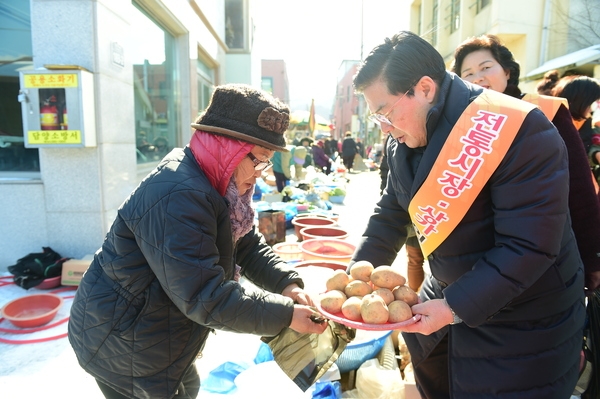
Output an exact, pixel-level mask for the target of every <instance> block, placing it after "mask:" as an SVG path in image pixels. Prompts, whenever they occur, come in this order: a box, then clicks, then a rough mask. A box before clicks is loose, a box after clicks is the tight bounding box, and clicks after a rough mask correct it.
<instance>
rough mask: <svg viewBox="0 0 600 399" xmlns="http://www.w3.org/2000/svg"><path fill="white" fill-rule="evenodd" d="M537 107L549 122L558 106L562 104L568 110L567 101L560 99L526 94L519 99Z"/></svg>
mask: <svg viewBox="0 0 600 399" xmlns="http://www.w3.org/2000/svg"><path fill="white" fill-rule="evenodd" d="M521 100H523V101H527V102H528V103H531V104H533V105H535V106H536V107H538V108H539V109H540V111H542V112H543V113H544V115H546V118H548V119H549V120H552V119H554V116H555V115H556V113H557V112H558V109H559V108H560V105H561V104H563V105H564V106H565V107H567V109H569V101H568V100H567V99H566V98H562V97H552V96H544V95H541V94H533V93H527V94H525V95H524V96H523V98H522V99H521Z"/></svg>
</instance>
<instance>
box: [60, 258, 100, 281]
mask: <svg viewBox="0 0 600 399" xmlns="http://www.w3.org/2000/svg"><path fill="white" fill-rule="evenodd" d="M92 259H93V255H87V256H85V257H84V258H83V259H70V260H68V261H66V262H65V263H63V265H62V275H61V279H60V283H61V284H62V285H75V286H77V285H79V283H80V282H81V279H82V278H83V273H85V271H86V270H87V269H88V267H90V264H91V263H92Z"/></svg>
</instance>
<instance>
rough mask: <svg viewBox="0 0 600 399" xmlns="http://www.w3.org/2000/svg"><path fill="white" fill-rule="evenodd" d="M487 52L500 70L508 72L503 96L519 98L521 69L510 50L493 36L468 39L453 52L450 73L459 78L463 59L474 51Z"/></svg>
mask: <svg viewBox="0 0 600 399" xmlns="http://www.w3.org/2000/svg"><path fill="white" fill-rule="evenodd" d="M479 50H489V51H490V53H492V56H493V57H494V59H495V60H496V61H497V62H498V63H499V64H500V66H502V69H504V70H505V71H508V73H509V76H508V84H507V85H506V89H505V90H504V94H508V95H509V96H513V97H520V96H521V90H520V89H519V75H520V74H521V67H520V66H519V63H518V62H517V61H515V59H514V57H513V55H512V53H511V52H510V50H509V49H508V48H507V47H506V46H505V45H503V44H502V42H501V41H500V39H499V38H498V37H497V36H494V35H482V36H478V37H470V38H468V39H467V40H465V41H464V42H462V43H461V44H459V45H458V47H457V48H456V50H454V63H453V65H452V72H454V73H455V74H457V75H458V76H460V70H461V69H462V64H463V61H464V60H465V57H466V56H467V55H469V54H471V53H472V52H474V51H479Z"/></svg>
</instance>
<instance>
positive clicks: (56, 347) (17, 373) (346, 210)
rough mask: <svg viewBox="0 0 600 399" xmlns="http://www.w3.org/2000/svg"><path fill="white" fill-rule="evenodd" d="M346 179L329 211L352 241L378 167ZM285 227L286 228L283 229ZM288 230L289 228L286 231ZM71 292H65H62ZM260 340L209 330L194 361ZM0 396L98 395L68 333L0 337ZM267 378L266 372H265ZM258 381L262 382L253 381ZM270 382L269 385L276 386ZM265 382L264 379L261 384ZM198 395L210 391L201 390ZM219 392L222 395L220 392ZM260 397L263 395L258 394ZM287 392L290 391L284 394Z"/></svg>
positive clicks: (245, 352)
mask: <svg viewBox="0 0 600 399" xmlns="http://www.w3.org/2000/svg"><path fill="white" fill-rule="evenodd" d="M347 177H348V178H349V179H350V181H349V183H348V184H347V187H346V191H347V194H346V199H345V201H344V204H335V205H334V211H336V212H337V213H339V215H340V217H339V224H340V226H342V227H343V228H345V229H347V230H348V231H349V233H350V237H349V238H348V240H349V241H352V242H357V241H358V239H359V238H360V236H361V235H362V232H363V230H364V227H365V225H366V222H367V220H368V218H369V215H370V214H371V213H372V211H373V208H374V206H375V203H376V201H377V199H378V197H379V173H378V172H377V171H365V172H359V173H354V174H348V175H347ZM288 232H289V231H288ZM290 233H291V234H293V232H290ZM395 264H398V265H399V267H403V268H404V269H403V273H404V274H405V270H406V254H405V253H404V251H402V252H401V253H400V254H399V256H398V258H397V261H396V262H395ZM36 291H37V292H39V290H36V289H34V288H33V289H30V290H29V291H24V290H23V289H22V288H20V287H17V286H15V285H7V286H2V287H0V306H3V305H4V304H5V303H7V302H8V301H10V300H12V299H13V298H16V297H19V296H24V295H28V294H32V293H35V292H36ZM69 294H71V295H72V294H73V292H72V291H71V292H66V293H63V295H69ZM69 308H70V301H69V300H66V301H65V305H64V306H63V308H62V309H61V311H60V312H59V314H58V315H57V316H56V318H55V321H58V320H60V319H62V318H66V317H67V316H68V312H69ZM0 328H2V329H11V328H14V327H13V326H12V325H11V324H10V323H8V322H7V321H2V322H1V323H0ZM64 333H66V323H63V324H61V325H60V326H57V327H54V328H51V329H48V330H45V331H40V332H35V333H32V334H26V335H23V334H21V335H16V334H13V333H5V332H1V333H0V338H3V339H5V340H31V339H43V338H46V337H53V336H57V335H60V334H64ZM258 345H259V341H258V337H256V336H246V335H241V334H233V333H224V332H221V331H219V332H217V334H211V335H210V337H209V339H208V343H207V346H206V348H205V350H204V352H203V357H202V358H201V359H199V360H198V361H197V362H196V364H197V366H198V369H199V372H200V375H201V377H202V378H203V379H205V378H206V376H207V375H208V373H209V372H210V371H211V370H213V369H214V368H215V367H217V366H219V365H221V364H223V363H224V362H226V361H239V360H240V359H250V360H252V356H254V355H255V354H256V352H255V351H256V349H257V348H258ZM0 359H1V361H0V396H1V397H2V398H7V399H13V398H19V399H21V398H23V399H37V398H64V399H80V398H86V399H102V398H103V396H102V394H101V393H100V390H99V389H98V387H97V385H96V383H95V380H94V379H93V378H92V377H91V376H90V375H89V374H87V373H85V372H84V371H83V370H82V369H81V368H80V367H79V365H78V363H77V360H76V358H75V355H74V353H73V351H72V349H71V347H70V345H69V342H68V340H67V338H60V339H57V340H53V341H49V342H42V343H30V344H5V343H0ZM265 378H268V376H265ZM256 383H257V385H259V384H264V382H260V381H257V382H256ZM274 385H276V384H273V383H272V382H271V384H270V388H269V390H270V391H273V392H275V391H276V390H275V388H274ZM262 388H264V385H263V386H262ZM199 397H200V398H206V397H211V396H209V395H207V394H206V393H205V392H201V394H200V396H199ZM219 397H222V395H219ZM263 397H264V396H263ZM288 398H289V396H288Z"/></svg>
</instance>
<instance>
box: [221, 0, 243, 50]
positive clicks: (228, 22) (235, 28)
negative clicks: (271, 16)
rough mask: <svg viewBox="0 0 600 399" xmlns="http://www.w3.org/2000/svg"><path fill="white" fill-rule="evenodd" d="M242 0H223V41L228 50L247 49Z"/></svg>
mask: <svg viewBox="0 0 600 399" xmlns="http://www.w3.org/2000/svg"><path fill="white" fill-rule="evenodd" d="M244 15H245V14H244V0H225V43H226V44H227V47H229V49H230V50H247V48H248V46H247V42H248V37H247V34H246V32H247V29H246V23H245V21H246V20H247V18H245V17H244Z"/></svg>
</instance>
